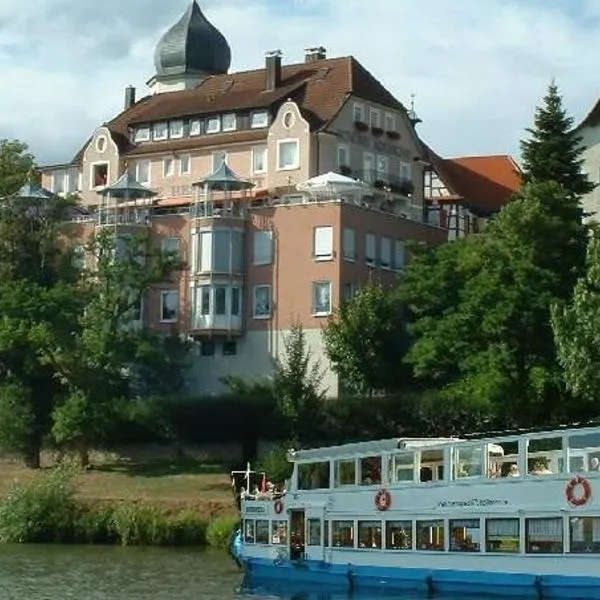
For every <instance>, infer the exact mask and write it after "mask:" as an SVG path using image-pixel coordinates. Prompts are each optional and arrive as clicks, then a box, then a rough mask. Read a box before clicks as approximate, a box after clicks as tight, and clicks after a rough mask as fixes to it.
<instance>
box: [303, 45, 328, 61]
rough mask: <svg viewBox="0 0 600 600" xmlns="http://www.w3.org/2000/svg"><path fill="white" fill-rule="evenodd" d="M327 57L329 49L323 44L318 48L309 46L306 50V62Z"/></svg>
mask: <svg viewBox="0 0 600 600" xmlns="http://www.w3.org/2000/svg"><path fill="white" fill-rule="evenodd" d="M326 58H327V50H326V49H325V48H323V46H318V47H317V48H307V49H306V50H305V51H304V62H307V63H311V62H317V61H318V60H325V59H326Z"/></svg>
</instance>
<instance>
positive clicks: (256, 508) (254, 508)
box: [246, 506, 266, 514]
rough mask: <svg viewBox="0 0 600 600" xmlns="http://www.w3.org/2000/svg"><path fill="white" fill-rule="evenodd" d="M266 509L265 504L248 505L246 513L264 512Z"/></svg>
mask: <svg viewBox="0 0 600 600" xmlns="http://www.w3.org/2000/svg"><path fill="white" fill-rule="evenodd" d="M265 512H266V511H265V507H264V506H247V507H246V514H251V513H254V514H256V513H258V514H264V513H265Z"/></svg>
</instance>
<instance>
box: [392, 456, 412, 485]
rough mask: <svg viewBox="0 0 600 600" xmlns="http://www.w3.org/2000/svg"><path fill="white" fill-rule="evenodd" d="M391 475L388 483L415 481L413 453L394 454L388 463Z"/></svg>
mask: <svg viewBox="0 0 600 600" xmlns="http://www.w3.org/2000/svg"><path fill="white" fill-rule="evenodd" d="M390 467H391V468H392V474H391V477H390V481H392V482H403V481H410V482H412V481H414V479H415V453H414V452H402V453H400V454H394V459H393V460H391V461H390Z"/></svg>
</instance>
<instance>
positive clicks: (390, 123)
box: [385, 113, 396, 131]
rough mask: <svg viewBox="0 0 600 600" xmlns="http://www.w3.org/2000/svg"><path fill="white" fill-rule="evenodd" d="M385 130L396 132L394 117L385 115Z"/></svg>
mask: <svg viewBox="0 0 600 600" xmlns="http://www.w3.org/2000/svg"><path fill="white" fill-rule="evenodd" d="M385 130H386V131H396V115H393V114H392V113H385Z"/></svg>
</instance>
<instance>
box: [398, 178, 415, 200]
mask: <svg viewBox="0 0 600 600" xmlns="http://www.w3.org/2000/svg"><path fill="white" fill-rule="evenodd" d="M398 187H399V191H400V193H401V194H403V195H404V196H410V195H411V194H412V193H413V192H414V191H415V186H414V184H413V182H412V181H411V180H410V179H405V180H403V181H401V182H400V185H399V186H398Z"/></svg>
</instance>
